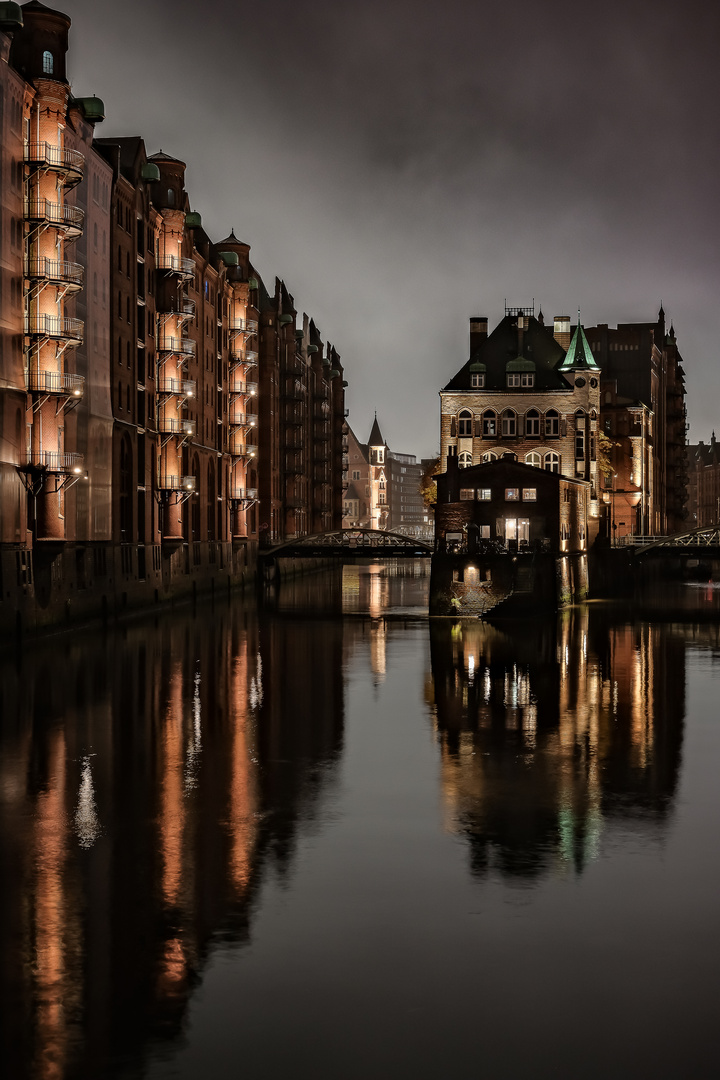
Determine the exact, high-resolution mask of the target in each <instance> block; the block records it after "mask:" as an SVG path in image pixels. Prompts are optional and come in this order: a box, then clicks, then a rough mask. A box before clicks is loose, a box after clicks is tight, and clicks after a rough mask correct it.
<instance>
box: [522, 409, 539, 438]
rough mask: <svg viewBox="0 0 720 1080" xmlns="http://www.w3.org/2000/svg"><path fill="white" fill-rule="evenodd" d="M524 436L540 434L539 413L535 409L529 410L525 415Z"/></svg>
mask: <svg viewBox="0 0 720 1080" xmlns="http://www.w3.org/2000/svg"><path fill="white" fill-rule="evenodd" d="M525 434H526V435H534V436H538V435H539V434H540V413H539V412H538V411H537V409H530V411H529V412H527V413H525Z"/></svg>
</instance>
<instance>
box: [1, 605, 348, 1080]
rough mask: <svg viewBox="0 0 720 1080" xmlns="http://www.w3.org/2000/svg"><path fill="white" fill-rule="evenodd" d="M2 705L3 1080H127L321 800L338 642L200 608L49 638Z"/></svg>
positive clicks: (322, 629)
mask: <svg viewBox="0 0 720 1080" xmlns="http://www.w3.org/2000/svg"><path fill="white" fill-rule="evenodd" d="M261 658H262V659H261ZM60 672H62V676H61V675H60ZM0 703H1V705H2V728H1V731H0V795H1V799H2V802H1V805H0V860H1V864H2V871H3V880H4V882H5V883H6V885H7V883H9V882H11V883H12V887H11V888H7V887H5V888H3V889H2V892H1V895H0V934H1V935H2V952H3V958H4V959H3V967H2V975H1V976H0V978H1V979H2V992H1V997H0V1000H1V1006H2V1007H1V1008H0V1013H1V1016H2V1018H1V1019H0V1025H1V1027H0V1035H1V1041H2V1051H3V1063H4V1067H5V1069H7V1075H11V1076H12V1077H13V1078H14V1080H15V1078H19V1077H23V1076H32V1077H42V1078H48V1080H49V1078H55V1077H57V1078H64V1077H70V1076H72V1077H75V1076H78V1077H92V1078H93V1080H97V1077H98V1076H101V1075H102V1076H106V1075H110V1074H111V1070H110V1066H109V1065H108V1063H109V1062H112V1063H113V1067H112V1074H114V1073H115V1070H116V1069H117V1070H122V1069H128V1070H130V1073H131V1074H132V1075H135V1073H136V1070H137V1069H139V1068H140V1062H141V1060H142V1057H143V1054H144V1053H145V1051H146V1048H147V1044H148V1040H149V1039H162V1040H166V1039H168V1038H176V1037H177V1035H178V1034H179V1033H180V1031H181V1030H182V1024H183V1018H184V1014H185V1009H186V1005H187V1001H188V997H189V995H190V993H191V991H192V988H193V986H194V985H195V984H196V983H197V980H198V975H199V972H200V970H201V969H202V966H203V964H204V960H205V956H206V954H207V952H208V949H209V947H210V946H211V942H212V940H213V938H214V937H216V936H218V935H221V936H222V938H223V940H225V941H232V942H236V943H239V944H242V943H243V942H245V941H247V940H248V939H249V935H250V928H251V924H252V914H253V902H254V896H255V895H256V892H257V886H258V882H259V880H260V878H261V877H262V875H263V874H264V873H266V872H267V871H268V869H270V868H272V869H273V871H274V873H275V875H276V876H280V877H283V876H287V874H288V873H289V871H290V868H291V866H292V860H293V853H294V846H295V842H296V836H297V827H298V823H299V822H300V821H302V820H305V821H307V820H310V819H312V817H313V816H314V814H315V813H317V810H318V806H319V804H320V803H321V801H322V799H323V797H324V796H325V794H326V793H327V792H328V791H329V790H330V789H331V788H332V784H333V774H334V770H335V765H336V762H337V759H338V756H339V754H340V750H341V746H342V730H343V699H342V628H341V625H340V624H339V623H318V624H317V625H316V626H315V627H314V630H313V634H312V637H311V636H309V635H307V634H305V635H304V636H303V637H302V639H299V638H298V635H297V634H296V633H295V632H294V627H293V625H292V624H291V623H277V622H274V621H272V620H267V619H264V618H260V619H258V618H257V617H256V616H255V615H254V614H253V613H252V612H248V611H245V612H240V613H238V612H232V611H230V610H229V609H225V610H218V609H215V610H214V611H209V610H208V611H207V612H202V611H200V612H198V614H197V616H196V617H193V616H192V614H190V613H187V614H185V615H174V616H173V617H172V618H163V619H160V620H159V621H158V622H157V624H156V625H155V626H151V627H148V626H147V625H145V624H142V625H135V626H128V627H127V628H125V629H124V630H123V631H121V632H120V633H117V634H113V635H110V636H109V637H107V638H105V639H104V640H103V639H102V638H99V637H98V636H95V637H87V638H85V639H83V638H82V636H81V635H74V636H73V637H63V638H58V639H56V640H55V641H53V642H45V643H38V644H37V645H36V646H35V647H34V648H33V650H32V651H29V652H28V653H27V654H26V655H25V656H24V657H23V658H22V660H21V661H20V664H19V666H18V667H16V668H15V669H14V670H8V669H7V668H6V670H5V671H4V672H3V679H2V682H1V683H0Z"/></svg>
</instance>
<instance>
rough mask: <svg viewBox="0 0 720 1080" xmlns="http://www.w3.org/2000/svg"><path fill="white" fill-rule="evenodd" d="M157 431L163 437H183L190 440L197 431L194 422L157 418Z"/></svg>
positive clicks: (195, 422) (173, 418)
mask: <svg viewBox="0 0 720 1080" xmlns="http://www.w3.org/2000/svg"><path fill="white" fill-rule="evenodd" d="M157 426H158V431H161V432H162V433H163V434H164V435H183V436H186V437H187V438H191V437H192V436H193V435H194V434H195V432H196V431H197V421H196V420H181V419H178V418H177V417H167V416H159V417H158V422H157Z"/></svg>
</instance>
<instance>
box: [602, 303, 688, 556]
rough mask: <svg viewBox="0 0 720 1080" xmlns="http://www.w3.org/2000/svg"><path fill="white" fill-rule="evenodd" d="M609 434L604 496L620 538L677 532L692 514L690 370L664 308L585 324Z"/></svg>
mask: <svg viewBox="0 0 720 1080" xmlns="http://www.w3.org/2000/svg"><path fill="white" fill-rule="evenodd" d="M585 332H586V334H587V338H588V341H589V342H590V347H591V349H592V351H593V355H594V356H595V359H596V361H597V363H598V364H599V365H600V368H601V371H602V375H601V400H600V409H601V414H602V430H603V432H604V434H605V435H606V436H608V438H609V439H610V441H611V442H610V447H609V465H610V468H609V469H608V471H607V474H606V476H605V478H604V480H603V484H604V491H603V498H604V501H605V505H606V506H607V507H608V511H609V519H610V523H611V526H612V524H614V525H615V528H614V529H612V527H611V529H610V530H609V533H608V535H610V533H612V534H613V535H614V536H616V537H617V538H620V537H623V536H627V537H630V536H632V535H643V534H645V535H647V534H649V535H665V534H672V533H675V532H680V531H682V529H683V528H684V527H685V522H686V519H687V513H688V511H687V501H688V494H687V484H688V462H687V445H686V443H687V417H686V410H685V373H684V369H683V360H682V356H681V355H680V352H679V350H678V346H677V340H676V337H675V330H674V328H673V327H672V326H670V328H669V329H667V328H666V324H665V312H664V311H663V309H662V307H661V308H660V310H659V312H658V317H657V320H656V321H655V322H644V323H643V322H640V323H618V325H617V327H614V328H613V327H609V326H608V325H607V324H606V323H601V324H598V325H597V326H592V327H586V330H585Z"/></svg>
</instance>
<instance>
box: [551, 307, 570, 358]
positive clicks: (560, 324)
mask: <svg viewBox="0 0 720 1080" xmlns="http://www.w3.org/2000/svg"><path fill="white" fill-rule="evenodd" d="M570 336H571V335H570V316H569V315H555V316H554V317H553V337H554V338H555V340H556V341H557V343H558V345H562V347H563V349H565V350H567V349H569V348H570Z"/></svg>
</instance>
